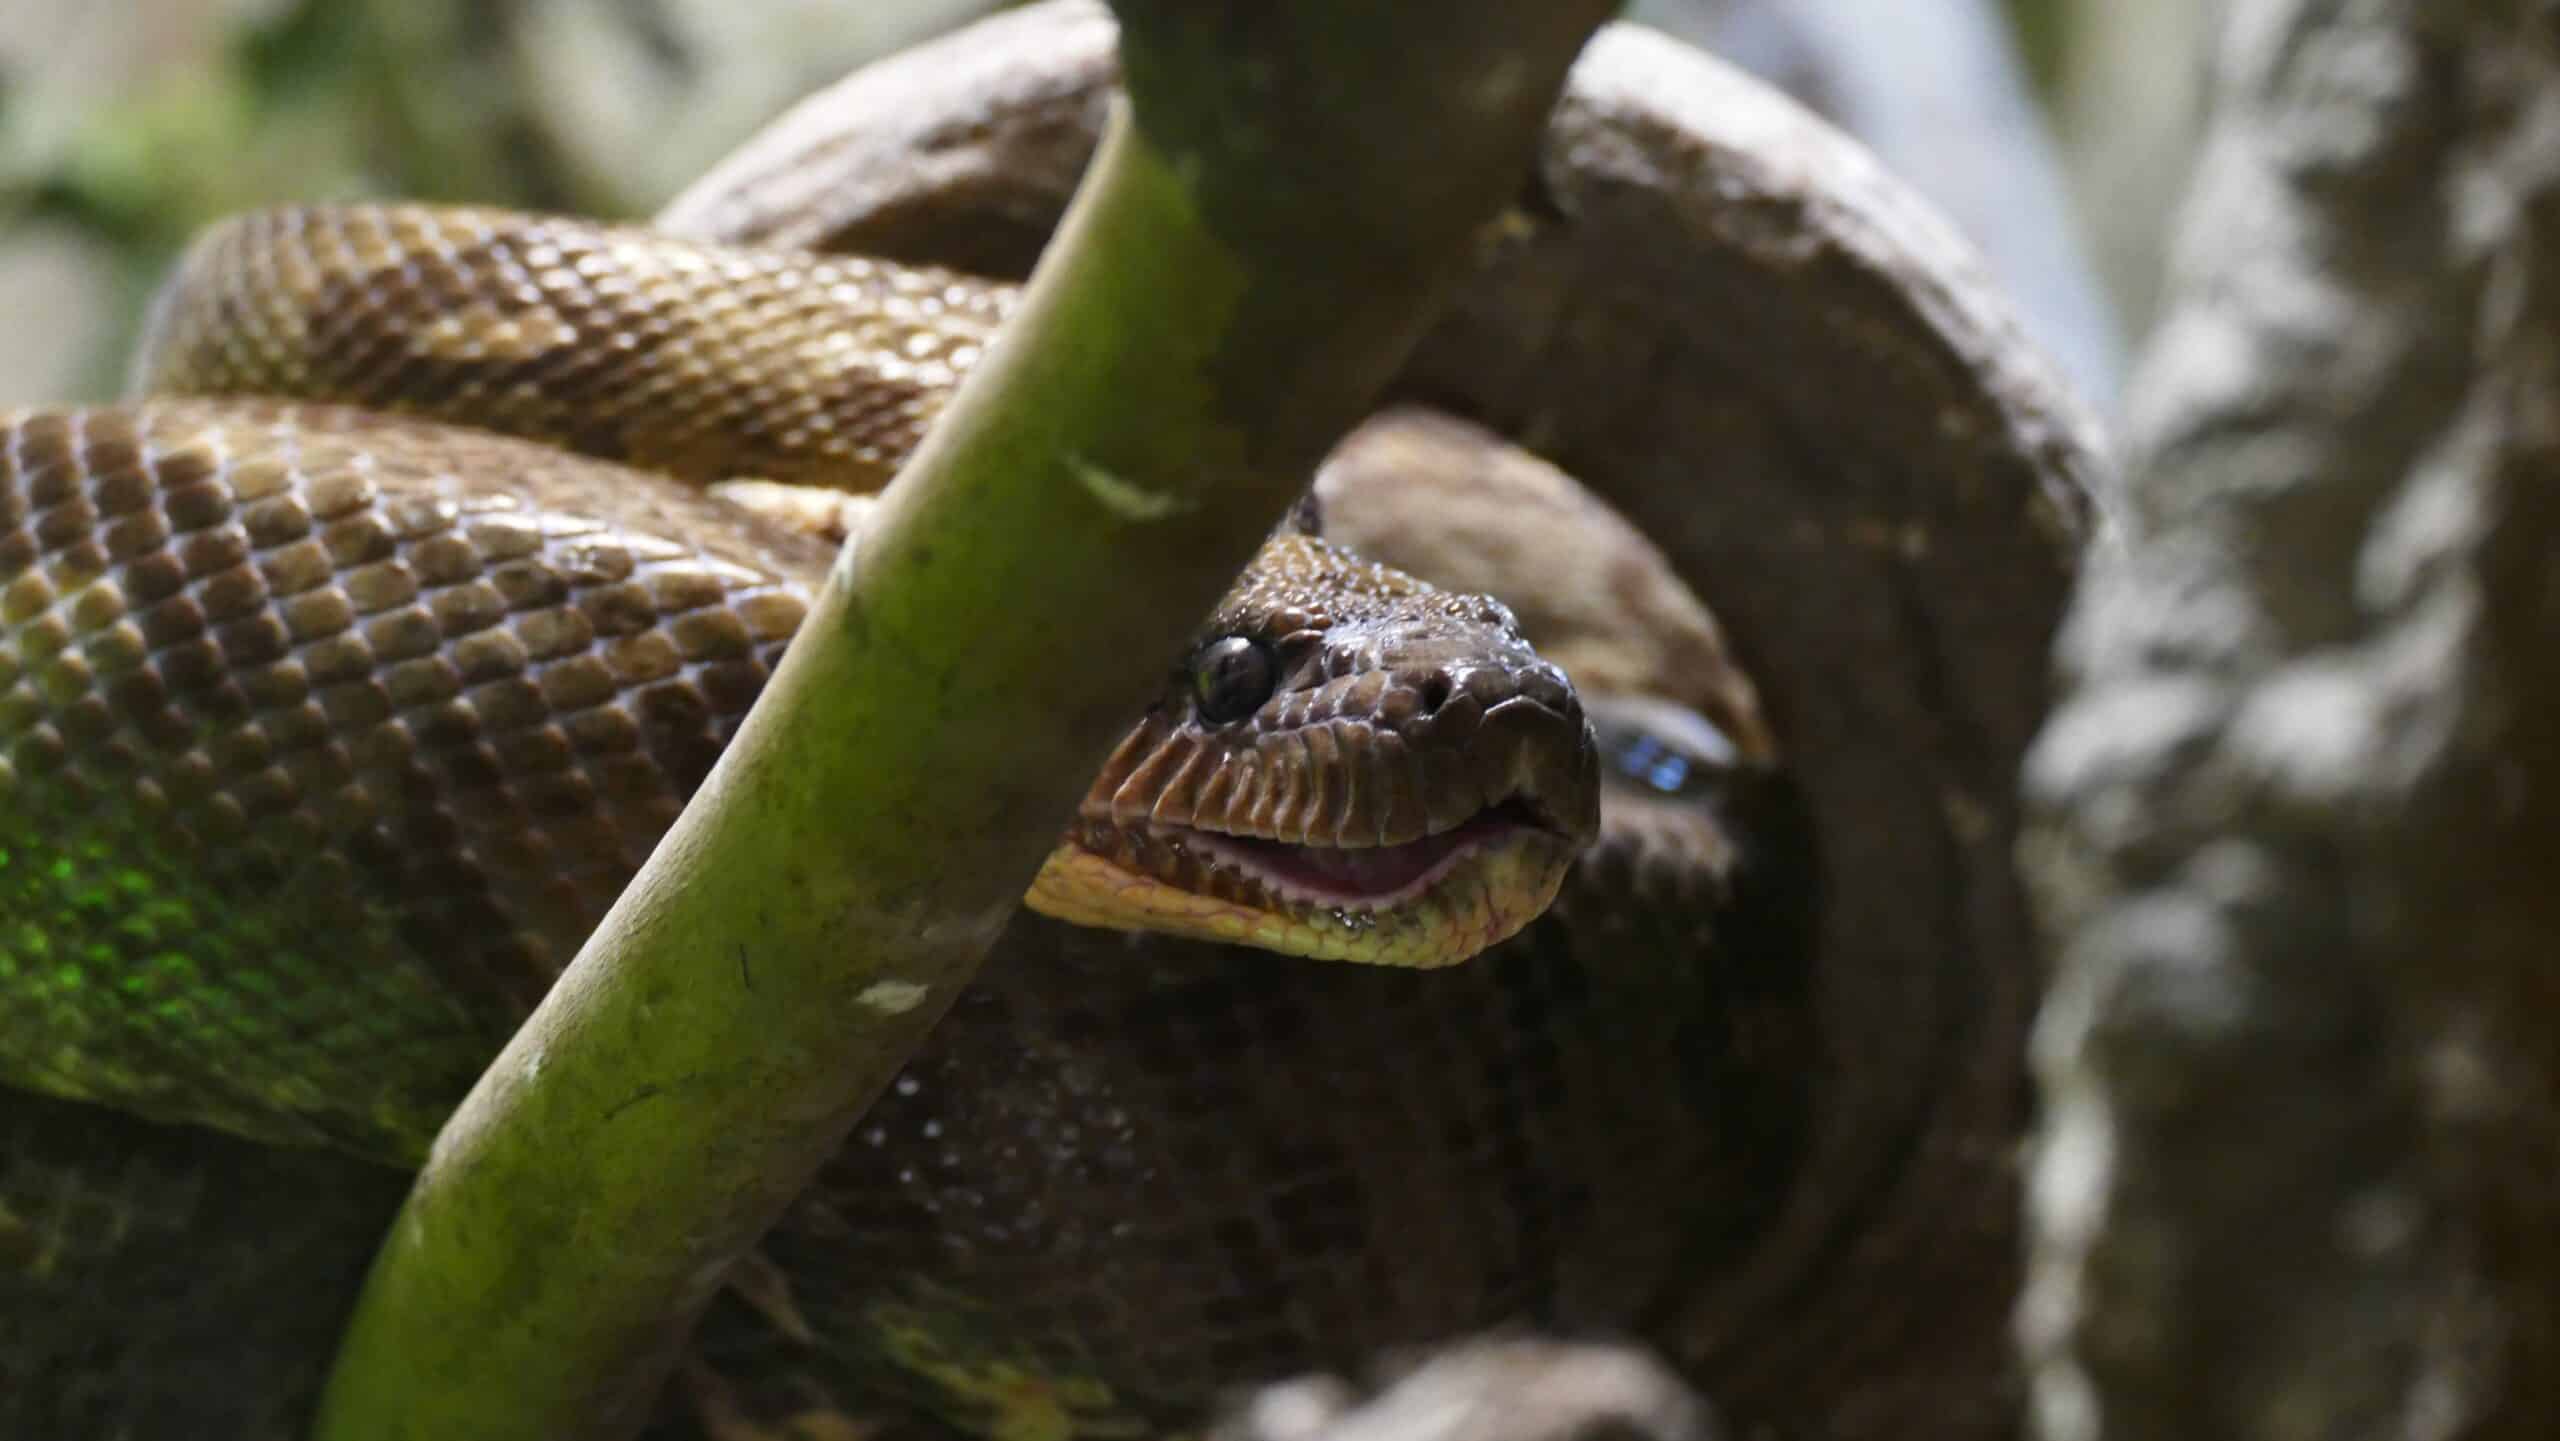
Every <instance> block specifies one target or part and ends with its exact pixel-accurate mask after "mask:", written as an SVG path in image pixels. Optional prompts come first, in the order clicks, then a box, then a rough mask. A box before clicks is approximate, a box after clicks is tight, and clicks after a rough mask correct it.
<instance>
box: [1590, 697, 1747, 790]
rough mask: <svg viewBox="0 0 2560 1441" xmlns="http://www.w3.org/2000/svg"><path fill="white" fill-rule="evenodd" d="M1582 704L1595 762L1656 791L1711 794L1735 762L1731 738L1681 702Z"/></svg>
mask: <svg viewBox="0 0 2560 1441" xmlns="http://www.w3.org/2000/svg"><path fill="white" fill-rule="evenodd" d="M1584 708H1585V710H1586V712H1587V713H1588V714H1589V715H1590V717H1591V730H1592V734H1593V736H1594V737H1595V738H1596V739H1597V740H1598V741H1599V743H1600V761H1601V764H1602V765H1603V766H1606V767H1607V768H1608V769H1610V770H1613V771H1615V772H1617V773H1618V774H1619V775H1620V776H1622V777H1624V778H1625V779H1627V780H1629V781H1632V782H1634V783H1635V784H1637V785H1640V786H1642V787H1644V788H1645V789H1647V790H1649V791H1652V792H1654V793H1655V794H1656V795H1663V796H1675V797H1694V796H1703V795H1709V794H1712V793H1713V792H1714V791H1715V790H1716V788H1717V786H1718V785H1719V784H1721V783H1722V781H1723V779H1724V778H1725V777H1726V776H1728V775H1730V774H1731V773H1732V772H1733V770H1734V768H1735V767H1736V766H1737V765H1739V764H1740V763H1741V754H1740V751H1739V749H1738V748H1737V747H1736V746H1735V745H1734V743H1733V738H1732V737H1730V736H1728V735H1726V734H1725V733H1724V731H1723V729H1722V728H1721V727H1719V726H1718V725H1716V723H1715V722H1713V721H1711V720H1708V719H1707V718H1706V717H1705V716H1703V715H1700V714H1699V713H1698V712H1696V711H1694V710H1691V709H1689V708H1688V707H1686V706H1679V705H1673V704H1671V703H1669V702H1666V701H1656V700H1634V699H1630V698H1619V697H1602V698H1597V699H1594V700H1590V701H1586V702H1585V703H1584Z"/></svg>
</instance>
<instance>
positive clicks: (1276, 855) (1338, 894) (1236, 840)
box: [1190, 806, 1528, 908]
mask: <svg viewBox="0 0 2560 1441" xmlns="http://www.w3.org/2000/svg"><path fill="white" fill-rule="evenodd" d="M1527 828H1528V827H1527V824H1526V823H1525V822H1524V821H1523V820H1522V819H1521V818H1520V817H1519V816H1518V815H1517V814H1516V813H1515V812H1514V810H1513V808H1511V807H1507V806H1505V807H1497V808H1495V809H1492V810H1488V811H1484V812H1481V813H1479V814H1477V815H1476V816H1474V817H1472V818H1470V819H1468V820H1467V821H1465V822H1464V823H1462V824H1460V825H1458V826H1457V827H1455V828H1453V829H1451V830H1445V831H1442V832H1440V833H1439V834H1438V835H1432V836H1424V837H1423V838H1422V839H1420V840H1415V841H1407V842H1405V843H1404V844H1402V845H1393V846H1354V847H1336V846H1298V845H1290V844H1287V843H1286V842H1282V841H1266V840H1257V839H1254V838H1253V837H1250V836H1224V835H1213V834H1209V833H1206V832H1201V833H1195V835H1193V836H1192V837H1191V838H1190V839H1191V840H1192V843H1193V844H1195V845H1198V846H1201V847H1202V848H1203V849H1206V850H1208V851H1209V852H1211V853H1212V854H1215V855H1217V856H1219V857H1221V858H1223V859H1226V860H1229V861H1232V862H1234V863H1236V864H1238V865H1241V866H1242V867H1244V868H1245V869H1246V870H1248V871H1250V872H1252V873H1253V874H1254V875H1255V876H1256V877H1258V878H1259V879H1261V880H1262V881H1264V882H1265V883H1267V884H1270V885H1271V886H1273V887H1274V888H1275V889H1278V890H1280V891H1281V892H1283V893H1284V894H1289V895H1293V896H1295V897H1297V898H1298V899H1300V900H1305V901H1311V902H1314V903H1316V904H1318V905H1353V906H1360V907H1363V908H1375V907H1378V906H1383V905H1392V904H1394V903H1395V902H1398V901H1402V900H1407V899H1410V898H1411V897H1413V896H1417V895H1420V894H1421V893H1422V892H1423V891H1425V890H1427V889H1429V888H1430V887H1431V886H1432V885H1434V884H1436V883H1437V882H1438V881H1439V880H1440V879H1441V878H1442V877H1443V876H1446V875H1447V874H1448V873H1449V872H1450V871H1451V870H1453V869H1455V868H1456V866H1457V864H1458V862H1459V861H1460V860H1462V859H1464V858H1465V857H1466V856H1467V855H1468V854H1470V853H1472V852H1474V851H1477V850H1481V849H1483V848H1485V847H1487V846H1490V845H1492V844H1494V843H1496V842H1498V841H1501V840H1503V839H1505V838H1507V837H1509V836H1511V835H1513V834H1514V833H1516V832H1519V831H1521V830H1524V829H1527Z"/></svg>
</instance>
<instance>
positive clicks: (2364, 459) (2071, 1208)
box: [2023, 0, 2560, 1441]
mask: <svg viewBox="0 0 2560 1441" xmlns="http://www.w3.org/2000/svg"><path fill="white" fill-rule="evenodd" d="M2553 18H2554V7H2553V6H2552V5H2551V4H2549V3H2547V0H2486V3H2479V4H2466V5H2457V6H2446V5H2441V4H2436V3H2433V0H2377V3H2344V0H2251V3H2246V4H2243V5H2241V6H2239V7H2237V10H2236V12H2235V14H2234V15H2233V17H2232V22H2231V25H2230V28H2229V31H2228V38H2229V43H2228V45H2227V46H2226V48H2225V51H2224V54H2223V56H2222V61H2221V76H2220V78H2221V107H2220V112H2219V114H2218V115H2217V117H2216V119H2215V121H2214V124H2213V128H2212V131H2211V135H2210V139H2209V143H2208V145H2207V148H2206V155H2205V161H2204V165H2203V168H2202V170H2201V171H2200V174H2199V181H2198V185H2197V189H2196V191H2195V194H2194V195H2193V197H2192V198H2191V199H2190V201H2189V212H2188V215H2187V217H2186V221H2185V224H2184V234H2183V236H2182V247H2181V253H2180V256H2179V261H2180V263H2179V265H2178V267H2177V269H2176V271H2175V273H2174V278H2173V283H2172V287H2171V301H2172V303H2171V305H2170V307H2169V309H2168V312H2167V316H2166V319H2165V322H2164V324H2163V325H2162V327H2161V330H2160V332H2159V338H2158V340H2157V341H2156V342H2155V345H2154V348H2153V353H2152V354H2151V355H2150V356H2149V358H2148V360H2147V363H2146V365H2145V366H2144V369H2143V372H2142V375H2141V378H2140V380H2139V382H2138V384H2137V386H2136V388H2135V403H2134V405H2133V407H2132V430H2133V441H2134V449H2135V452H2136V454H2135V462H2136V464H2135V475H2134V479H2133V481H2132V483H2131V486H2130V491H2129V494H2128V496H2127V504H2126V505H2125V507H2124V510H2123V519H2124V522H2125V523H2124V527H2123V532H2124V533H2123V536H2122V544H2121V546H2101V547H2100V548H2099V549H2098V551H2097V553H2096V555H2095V557H2094V558H2093V560H2092V564H2091V569H2090V572H2089V574H2088V578H2087V582H2086V584H2085V585H2084V587H2083V590H2082V593H2081V596H2080V598H2079V601H2078V605H2077V612H2076V614H2075V615H2074V617H2073V620H2072V623H2071V627H2070V631H2069V634H2068V639H2067V643H2066V646H2065V659H2066V662H2067V664H2068V665H2069V667H2070V668H2071V669H2072V670H2073V671H2074V672H2075V673H2076V682H2077V685H2076V691H2077V693H2076V695H2075V696H2074V697H2073V698H2072V700H2071V702H2070V704H2069V705H2068V706H2066V707H2065V708H2064V709H2063V710H2062V711H2061V712H2059V713H2058V714H2057V716H2056V718H2055V719H2054V722H2053V724H2052V725H2051V727H2050V728H2049V729H2048V730H2047V731H2046V733H2045V735H2044V737H2043V739H2042V740H2041V742H2040V743H2039V746H2038V750H2037V754H2036V756H2035V759H2034V761H2033V763H2032V765H2031V767H2030V770H2029V780H2030V785H2031V789H2032V792H2033V795H2034V797H2035V798H2036V800H2037V802H2038V803H2039V805H2040V807H2041V809H2042V811H2043V821H2042V824H2041V825H2040V827H2039V828H2038V831H2037V833H2036V834H2035V835H2034V836H2033V837H2032V838H2031V843H2030V845H2029V847H2028V850H2027V858H2028V862H2029V871H2030V874H2031V876H2032V877H2033V879H2034V880H2035V881H2036V883H2037V884H2038V887H2039V889H2040V891H2041V900H2042V903H2043V910H2044V913H2045V917H2046V920H2047V922H2048V925H2049V926H2050V927H2051V929H2052V931H2053V932H2054V935H2055V939H2056V941H2057V950H2058V952H2059V965H2058V968H2057V975H2056V982H2055V987H2054V990H2053V993H2052V996H2051V999H2050V1001H2049V1003H2048V1006H2047V1009H2046V1013H2045V1015H2044V1017H2043V1019H2042V1021H2041V1023H2040V1033H2039V1036H2038V1044H2037V1055H2036V1062H2037V1068H2038V1071H2039V1074H2040V1077H2041V1079H2042V1081H2043V1085H2044V1093H2045V1107H2046V1108H2045V1118H2044V1123H2043V1133H2042V1136H2041V1138H2040V1142H2039V1148H2038V1155H2037V1159H2036V1161H2035V1170H2036V1175H2035V1181H2034V1184H2033V1186H2032V1187H2031V1189H2030V1197H2031V1201H2032V1208H2033V1223H2034V1228H2035V1236H2034V1261H2033V1266H2032V1274H2031V1277H2030V1282H2029V1286H2028V1288H2027V1300H2026V1303H2025V1306H2024V1308H2023V1316H2024V1318H2025V1335H2026V1341H2027V1347H2028V1352H2029V1362H2030V1365H2031V1367H2032V1369H2033V1373H2034V1381H2035V1392H2036V1399H2037V1409H2038V1413H2039V1419H2040V1420H2041V1421H2042V1423H2043V1434H2044V1435H2046V1436H2047V1437H2049V1438H2052V1441H2072V1438H2083V1437H2096V1436H2104V1437H2107V1438H2109V1441H2150V1438H2159V1441H2167V1438H2173V1437H2174V1438H2178V1441H2207V1438H2221V1437H2230V1438H2241V1437H2249V1438H2279V1437H2304V1436H2319V1437H2330V1438H2337V1441H2357V1438H2372V1441H2382V1438H2405V1437H2442V1436H2452V1435H2457V1434H2459V1435H2464V1436H2474V1437H2487V1436H2510V1435H2512V1436H2518V1437H2525V1436H2548V1435H2551V1434H2553V1432H2554V1428H2555V1424H2560V1371H2555V1368H2554V1365H2553V1364H2552V1363H2553V1362H2554V1361H2555V1359H2560V1355H2556V1354H2555V1353H2560V1324H2555V1322H2560V1312H2555V1298H2560V1252H2556V1251H2555V1248H2554V1247H2553V1245H2552V1241H2551V1238H2552V1236H2553V1234H2554V1231H2553V1227H2552V1218H2553V1215H2554V1213H2555V1211H2560V1206H2555V1204H2554V1201H2553V1185H2552V1174H2553V1165H2552V1150H2553V1139H2554V1136H2555V1132H2560V1123H2556V1122H2555V1110H2554V1089H2555V1088H2554V1077H2555V1073H2560V1065H2555V1062H2560V1054H2555V1046H2554V1043H2553V1040H2552V1037H2553V1035H2554V1027H2553V1025H2552V1006H2551V991H2552V967H2551V954H2550V953H2551V937H2552V935H2553V934H2554V933H2555V930H2560V893H2556V892H2555V888H2554V887H2553V886H2552V885H2551V882H2550V864H2551V858H2552V856H2553V855H2555V854H2560V800H2555V796H2560V740H2555V737H2560V728H2555V727H2554V726H2553V724H2552V722H2551V716H2552V714H2553V712H2554V710H2555V708H2560V667H2555V664H2554V656H2555V655H2560V646H2555V644H2554V642H2555V639H2560V636H2555V631H2560V624H2556V623H2555V622H2560V605H2555V603H2554V597H2555V594H2560V587H2556V586H2555V582H2554V580H2553V572H2552V569H2551V559H2550V558H2551V556H2552V555H2553V554H2554V552H2555V549H2560V502H2555V499H2554V497H2555V494H2560V489H2556V488H2555V482H2556V481H2560V478H2556V477H2555V475H2554V474H2553V470H2554V457H2555V451H2554V448H2553V437H2554V436H2555V435H2560V339H2555V337H2560V148H2555V147H2554V146H2553V144H2552V143H2551V137H2552V136H2553V135H2554V134H2555V133H2560V41H2555V34H2560V32H2555V30H2554V28H2553V25H2552V23H2551V22H2552V20H2553Z"/></svg>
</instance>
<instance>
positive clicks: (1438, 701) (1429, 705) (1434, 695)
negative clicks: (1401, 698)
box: [1422, 671, 1449, 715]
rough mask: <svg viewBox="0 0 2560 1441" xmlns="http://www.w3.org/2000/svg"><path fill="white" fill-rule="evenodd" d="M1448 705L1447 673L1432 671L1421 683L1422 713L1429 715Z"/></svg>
mask: <svg viewBox="0 0 2560 1441" xmlns="http://www.w3.org/2000/svg"><path fill="white" fill-rule="evenodd" d="M1448 703H1449V673H1448V672H1447V671H1433V672H1432V673H1431V676H1430V678H1429V679H1427V680H1425V681H1423V683H1422V713H1423V714H1424V715H1430V714H1432V713H1433V712H1435V711H1437V710H1439V709H1440V707H1442V706H1444V705H1447V704H1448Z"/></svg>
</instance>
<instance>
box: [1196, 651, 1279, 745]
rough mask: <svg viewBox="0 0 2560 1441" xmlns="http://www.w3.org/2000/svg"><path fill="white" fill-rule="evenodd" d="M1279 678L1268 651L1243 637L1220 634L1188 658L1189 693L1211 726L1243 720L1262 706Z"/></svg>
mask: <svg viewBox="0 0 2560 1441" xmlns="http://www.w3.org/2000/svg"><path fill="white" fill-rule="evenodd" d="M1278 679H1279V674H1278V671H1277V669H1276V668H1275V667H1274V666H1273V665H1272V664H1271V652H1269V651H1267V650H1264V649H1263V648H1262V646H1261V645H1260V644H1259V643H1257V642H1255V641H1253V640H1251V639H1249V638H1247V637H1245V636H1240V635H1227V636H1220V637H1218V638H1217V639H1216V640H1213V641H1211V642H1209V643H1208V644H1207V645H1204V646H1202V647H1200V649H1199V650H1198V651H1196V652H1194V653H1193V654H1192V657H1191V695H1192V698H1193V699H1194V700H1196V701H1197V702H1198V703H1199V706H1200V719H1202V720H1204V721H1207V722H1208V723H1209V724H1211V725H1225V724H1226V723H1227V722H1229V721H1238V720H1242V719H1244V718H1245V717H1246V716H1249V715H1251V714H1253V713H1254V712H1255V711H1258V710H1260V709H1262V703H1263V702H1264V701H1267V700H1269V699H1271V687H1272V686H1273V685H1274V684H1276V683H1277V682H1278Z"/></svg>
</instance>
